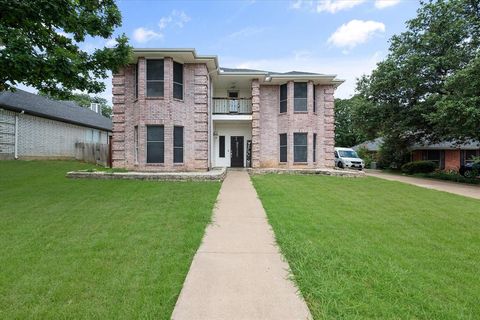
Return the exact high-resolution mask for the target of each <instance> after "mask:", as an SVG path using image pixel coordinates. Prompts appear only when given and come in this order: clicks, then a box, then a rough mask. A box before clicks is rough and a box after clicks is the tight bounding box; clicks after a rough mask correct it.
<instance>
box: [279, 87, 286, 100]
mask: <svg viewBox="0 0 480 320" xmlns="http://www.w3.org/2000/svg"><path fill="white" fill-rule="evenodd" d="M280 100H287V84H282V85H281V86H280Z"/></svg>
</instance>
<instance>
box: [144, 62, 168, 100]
mask: <svg viewBox="0 0 480 320" xmlns="http://www.w3.org/2000/svg"><path fill="white" fill-rule="evenodd" d="M163 79H164V69H163V59H159V60H151V59H149V60H147V97H163V84H164V80H163Z"/></svg>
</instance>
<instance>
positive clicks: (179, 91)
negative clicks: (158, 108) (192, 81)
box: [173, 83, 183, 100]
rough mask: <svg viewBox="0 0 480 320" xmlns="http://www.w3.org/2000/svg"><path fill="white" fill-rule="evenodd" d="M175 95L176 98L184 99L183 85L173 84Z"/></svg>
mask: <svg viewBox="0 0 480 320" xmlns="http://www.w3.org/2000/svg"><path fill="white" fill-rule="evenodd" d="M173 97H174V98H175V99H180V100H183V85H181V84H178V83H174V84H173Z"/></svg>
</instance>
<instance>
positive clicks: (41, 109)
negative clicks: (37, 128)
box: [0, 89, 112, 131]
mask: <svg viewBox="0 0 480 320" xmlns="http://www.w3.org/2000/svg"><path fill="white" fill-rule="evenodd" d="M0 108H4V109H8V110H12V111H19V112H21V111H25V113H27V114H31V115H35V116H39V117H44V118H48V119H53V120H57V121H62V122H67V123H72V124H77V125H80V126H85V127H91V128H95V129H101V130H107V131H112V120H111V119H109V118H107V117H104V116H102V115H101V114H98V113H96V112H94V111H92V110H90V109H88V108H83V107H80V106H79V105H77V104H76V103H74V102H72V101H56V100H52V99H49V98H47V97H42V96H39V95H36V94H33V93H29V92H26V91H23V90H19V89H17V90H16V91H15V92H10V91H3V92H0Z"/></svg>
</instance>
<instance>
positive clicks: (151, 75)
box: [147, 60, 163, 80]
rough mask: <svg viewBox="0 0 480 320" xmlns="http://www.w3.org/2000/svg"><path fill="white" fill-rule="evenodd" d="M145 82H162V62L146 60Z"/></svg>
mask: <svg viewBox="0 0 480 320" xmlns="http://www.w3.org/2000/svg"><path fill="white" fill-rule="evenodd" d="M147 80H163V60H147Z"/></svg>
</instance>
